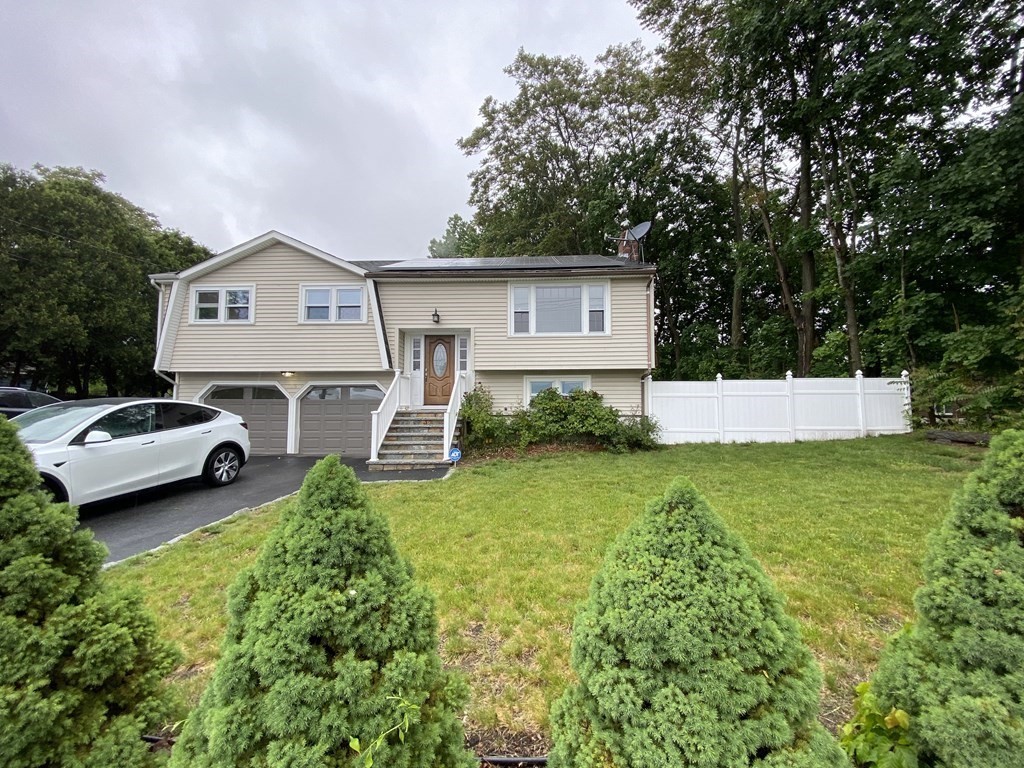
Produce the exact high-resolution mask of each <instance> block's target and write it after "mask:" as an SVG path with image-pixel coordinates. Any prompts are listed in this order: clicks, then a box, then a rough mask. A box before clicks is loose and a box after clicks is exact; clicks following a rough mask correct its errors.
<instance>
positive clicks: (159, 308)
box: [149, 278, 178, 397]
mask: <svg viewBox="0 0 1024 768" xmlns="http://www.w3.org/2000/svg"><path fill="white" fill-rule="evenodd" d="M149 284H150V285H152V286H153V287H154V288H156V289H157V290H158V291H160V296H159V297H158V298H157V305H156V337H157V339H159V338H160V332H161V331H162V330H163V319H164V313H163V309H164V284H163V283H158V282H157V281H156V280H154V279H153V278H149ZM153 372H154V373H155V374H156V375H157V376H159V377H160V378H161V379H163V380H164V381H166V382H167V383H168V384H170V385H171V388H172V389H171V393H172V396H173V397H177V396H178V382H177V381H175V380H174V379H172V378H171V377H170V376H168V375H167V374H166V373H164V372H163V371H161V370H160V369H159V368H157V367H156V364H155V361H154V365H153Z"/></svg>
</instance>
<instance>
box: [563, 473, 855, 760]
mask: <svg viewBox="0 0 1024 768" xmlns="http://www.w3.org/2000/svg"><path fill="white" fill-rule="evenodd" d="M572 666H573V668H574V669H575V671H576V673H577V674H578V676H579V683H578V684H576V685H573V686H571V687H570V688H569V689H568V690H567V691H566V693H565V694H564V695H563V696H562V698H560V699H559V700H558V701H556V702H555V704H554V706H553V707H552V715H551V720H552V738H553V741H554V746H553V749H552V753H551V760H550V766H551V768H570V767H571V768H583V766H588V767H594V766H602V767H606V768H610V767H612V766H614V767H615V768H626V767H627V766H628V767H629V768H663V767H664V766H670V765H671V766H680V767H682V766H709V767H711V766H714V767H715V768H719V767H724V766H776V765H777V766H781V765H786V766H808V767H809V766H815V767H816V768H817V767H819V766H840V765H846V764H847V763H846V760H845V758H844V755H843V753H842V751H841V750H840V749H839V747H838V745H837V744H836V743H835V741H834V740H833V739H832V738H831V737H830V736H829V735H828V733H826V732H825V730H824V729H823V728H822V727H821V726H820V725H819V724H818V722H817V719H816V718H817V714H818V700H819V693H820V686H821V676H820V672H819V671H818V668H817V665H816V664H815V662H814V659H813V658H812V656H811V654H810V651H809V650H808V649H807V647H806V646H805V645H804V644H803V643H802V642H801V640H800V632H799V628H798V626H797V624H796V622H795V621H794V620H793V619H792V618H790V617H789V616H787V615H786V614H785V612H784V611H783V600H782V597H781V596H780V594H779V593H778V592H777V591H776V590H775V588H774V587H773V585H772V584H771V582H770V581H769V579H768V577H767V576H766V575H765V573H764V572H763V571H762V569H761V567H760V566H759V564H758V563H757V561H756V560H754V558H753V556H752V555H751V553H750V551H749V549H748V548H747V546H746V544H745V543H744V542H743V541H742V540H741V539H740V538H739V537H738V536H737V535H735V534H733V533H731V532H730V531H728V530H727V529H726V527H725V525H724V523H723V522H722V521H721V519H720V518H719V517H718V516H717V515H716V514H715V513H714V512H713V511H712V510H711V508H710V507H709V506H708V504H707V502H706V501H705V500H704V499H703V498H702V497H701V496H700V495H699V494H698V493H697V491H696V489H695V488H694V487H693V485H692V484H691V483H690V482H689V481H687V480H685V479H677V480H676V481H675V482H674V483H673V484H672V485H671V486H670V487H669V489H668V491H667V492H666V493H665V495H664V496H663V497H662V498H660V499H657V500H655V501H653V502H651V503H650V504H649V505H648V507H647V509H646V511H645V512H644V513H643V514H642V515H641V516H640V517H639V518H638V519H637V520H636V521H635V522H634V523H633V524H632V525H631V526H630V527H629V528H628V529H627V530H626V531H625V533H623V534H622V535H621V536H620V537H619V538H618V540H616V542H615V543H614V545H613V546H612V547H611V549H610V550H609V552H608V554H607V556H606V558H605V561H604V564H603V566H602V567H601V569H600V571H599V572H598V574H597V576H596V577H595V579H594V581H593V584H592V585H591V588H590V596H589V599H588V601H587V603H586V605H585V606H584V607H583V609H582V610H581V611H580V612H579V614H578V615H577V616H576V621H575V624H574V627H573V647H572Z"/></svg>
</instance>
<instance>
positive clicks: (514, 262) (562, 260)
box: [381, 255, 627, 272]
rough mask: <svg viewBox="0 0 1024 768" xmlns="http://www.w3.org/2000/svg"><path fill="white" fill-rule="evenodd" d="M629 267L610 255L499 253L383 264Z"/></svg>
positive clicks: (396, 267)
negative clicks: (521, 254)
mask: <svg viewBox="0 0 1024 768" xmlns="http://www.w3.org/2000/svg"><path fill="white" fill-rule="evenodd" d="M623 266H627V263H626V262H623V261H622V260H621V259H611V258H608V257H607V256H596V255H581V256H496V257H493V258H484V259H482V258H467V259H408V260H406V261H398V262H395V263H393V264H388V265H387V266H383V267H381V271H382V272H399V271H401V272H408V271H416V272H436V271H445V270H456V271H467V270H517V269H524V270H535V269H606V268H607V269H612V268H621V267H623Z"/></svg>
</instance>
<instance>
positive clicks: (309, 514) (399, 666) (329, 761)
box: [171, 456, 474, 768]
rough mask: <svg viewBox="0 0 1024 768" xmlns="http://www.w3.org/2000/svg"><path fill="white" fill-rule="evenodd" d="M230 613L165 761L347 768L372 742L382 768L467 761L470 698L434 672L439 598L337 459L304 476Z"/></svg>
mask: <svg viewBox="0 0 1024 768" xmlns="http://www.w3.org/2000/svg"><path fill="white" fill-rule="evenodd" d="M228 610H229V614H230V615H229V622H228V629H227V635H226V638H225V640H224V645H223V654H222V658H221V660H220V662H219V663H218V665H217V669H216V671H215V672H214V675H213V678H212V679H211V681H210V684H209V686H208V688H207V689H206V691H205V692H204V693H203V696H202V699H201V701H200V703H199V706H198V708H197V709H196V711H195V712H194V713H193V714H192V715H191V716H190V717H189V719H188V721H187V722H186V724H185V727H184V731H183V733H182V738H181V740H180V741H179V742H178V744H177V745H176V746H175V748H174V752H173V754H172V756H171V764H172V765H175V766H188V768H202V767H203V766H210V767H211V768H212V767H213V766H216V767H217V768H222V767H224V766H290V767H291V768H297V767H298V766H322V765H337V766H342V765H353V766H354V765H357V764H360V761H362V762H363V763H364V764H365V762H366V755H365V753H366V751H367V747H368V746H370V748H371V749H372V757H373V760H374V763H375V764H377V765H382V766H388V767H389V768H419V767H421V766H422V767H426V766H436V767H437V768H441V767H442V766H443V767H444V768H457V767H458V766H470V765H474V761H473V760H472V758H471V755H470V754H469V753H468V752H466V751H465V749H464V747H463V732H462V726H461V723H460V721H459V720H458V718H457V716H456V711H457V709H458V708H459V707H461V705H462V703H463V701H464V699H465V697H466V695H467V689H466V686H465V683H464V682H462V681H461V679H459V678H456V677H454V676H453V675H452V674H451V673H448V672H446V671H445V670H443V669H442V667H441V660H440V657H439V656H438V652H437V642H438V638H437V621H436V618H435V614H434V605H433V598H432V597H431V595H430V594H429V593H428V592H427V591H426V589H425V588H424V587H422V586H420V585H418V584H417V583H416V582H414V581H413V577H412V569H411V566H410V565H409V564H408V563H407V562H406V561H405V560H404V559H402V558H401V557H399V555H398V552H397V551H396V549H395V545H394V542H393V540H392V538H391V532H390V530H389V528H388V525H387V521H386V520H385V519H384V517H383V516H382V515H380V514H378V513H376V512H375V511H374V510H372V509H371V508H370V505H369V501H368V499H367V497H366V494H365V492H364V491H363V489H362V488H361V487H360V485H359V481H358V480H357V479H356V477H355V475H354V474H353V472H352V470H351V469H350V468H348V467H346V466H344V465H342V464H341V462H340V461H339V460H338V457H337V456H328V457H327V458H325V459H323V460H321V461H320V462H318V463H317V464H316V466H315V467H314V468H313V469H312V470H311V471H310V473H309V474H308V475H307V477H306V480H305V482H304V483H303V486H302V490H301V491H300V493H299V497H298V501H297V503H296V504H295V505H294V506H293V507H291V508H290V509H288V510H287V511H286V512H285V513H284V514H283V516H282V519H281V522H280V523H279V524H278V526H277V527H276V528H275V529H274V531H273V532H272V533H271V534H270V536H269V537H268V539H267V542H266V544H265V546H264V548H263V551H262V553H261V554H260V556H259V558H258V559H257V561H256V563H255V564H254V565H253V566H252V567H251V568H249V569H247V570H245V571H243V572H242V573H241V574H240V575H239V576H238V579H237V580H236V581H235V583H234V584H233V585H232V587H231V589H230V593H229V602H228ZM407 715H408V716H409V723H408V728H407V729H405V728H403V727H398V726H401V725H402V724H403V721H404V719H405V717H406V716H407ZM385 735H387V736H386V737H385V738H383V739H380V738H379V737H381V736H385ZM357 744H358V745H359V749H360V750H361V751H362V752H363V753H364V754H363V755H360V754H359V752H357V751H356V749H355V748H354V747H355V745H357Z"/></svg>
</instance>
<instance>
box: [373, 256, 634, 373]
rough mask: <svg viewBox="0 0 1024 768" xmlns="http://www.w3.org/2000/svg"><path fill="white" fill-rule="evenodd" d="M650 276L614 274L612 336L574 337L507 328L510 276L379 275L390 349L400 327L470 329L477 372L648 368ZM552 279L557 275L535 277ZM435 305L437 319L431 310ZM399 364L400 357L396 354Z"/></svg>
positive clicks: (598, 280)
mask: <svg viewBox="0 0 1024 768" xmlns="http://www.w3.org/2000/svg"><path fill="white" fill-rule="evenodd" d="M649 279H650V278H649V277H648V276H646V275H645V276H643V277H641V278H612V279H611V280H610V281H609V282H610V293H611V301H610V308H611V317H610V319H611V334H610V335H605V334H590V335H575V336H512V335H511V334H509V309H508V304H509V281H508V280H491V281H477V280H457V281H456V280H452V281H438V280H420V281H418V282H415V283H413V282H401V283H399V282H391V281H385V280H382V281H380V282H379V283H378V285H379V287H380V297H381V305H382V307H383V309H384V325H385V327H386V328H387V333H388V341H389V343H390V344H391V349H392V354H393V355H396V351H397V350H401V349H402V348H401V347H400V346H399V345H398V342H399V339H398V332H399V329H400V328H416V329H420V330H423V329H430V332H434V333H445V332H446V331H451V330H463V329H471V331H472V336H471V340H470V343H471V344H472V359H473V368H474V369H475V370H476V371H486V370H492V371H501V370H518V369H523V368H525V367H527V366H529V367H530V368H557V369H558V370H575V371H583V370H591V369H595V368H603V369H609V368H618V369H640V370H646V369H647V368H649V367H651V361H650V360H649V348H650V346H649V341H648V333H647V328H648V317H647V313H648V299H647V284H648V281H649ZM536 282H538V283H540V282H543V283H545V284H547V283H554V282H564V281H557V280H544V281H536ZM569 282H572V283H576V284H579V283H601V282H604V279H601V278H589V279H574V280H571V281H569ZM435 308H436V309H437V312H438V314H439V315H440V316H441V322H440V323H438V324H437V325H434V324H433V323H432V322H431V319H430V316H431V314H432V313H433V312H434V309H435ZM395 359H396V365H400V364H401V363H400V362H398V361H399V360H400V357H399V356H397V355H396V358H395Z"/></svg>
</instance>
